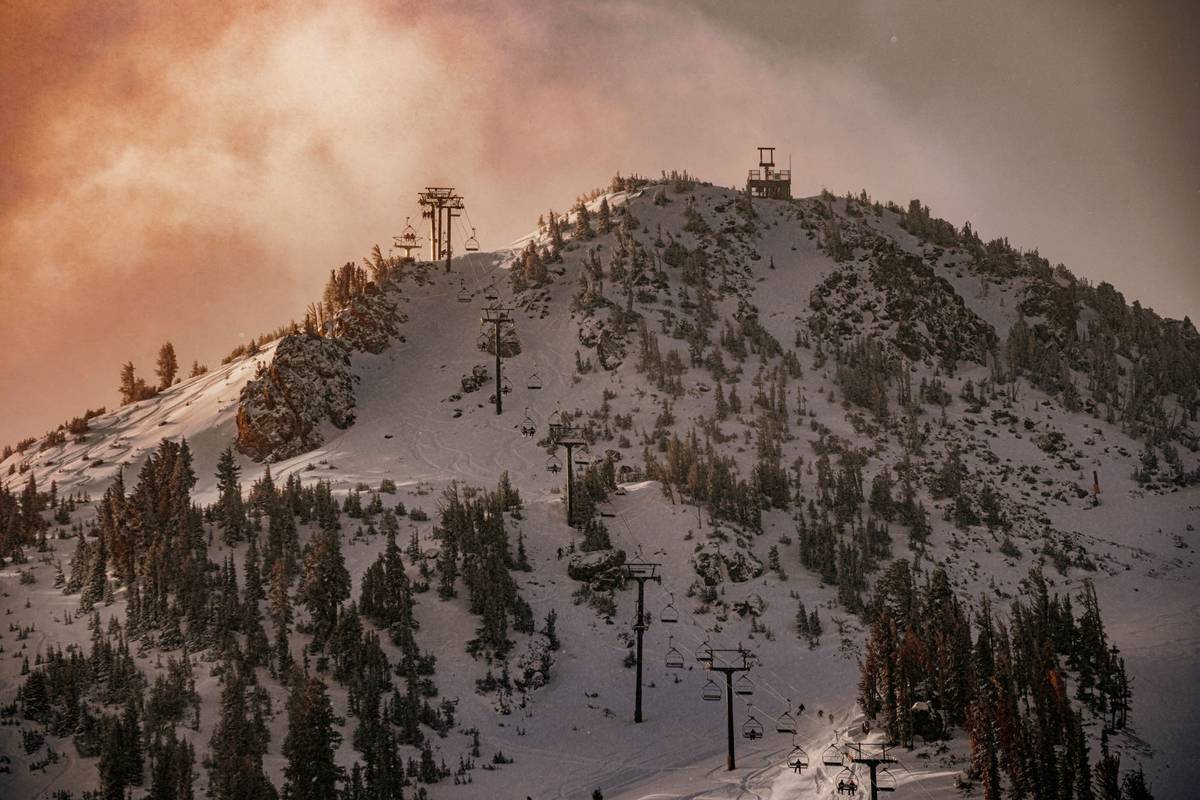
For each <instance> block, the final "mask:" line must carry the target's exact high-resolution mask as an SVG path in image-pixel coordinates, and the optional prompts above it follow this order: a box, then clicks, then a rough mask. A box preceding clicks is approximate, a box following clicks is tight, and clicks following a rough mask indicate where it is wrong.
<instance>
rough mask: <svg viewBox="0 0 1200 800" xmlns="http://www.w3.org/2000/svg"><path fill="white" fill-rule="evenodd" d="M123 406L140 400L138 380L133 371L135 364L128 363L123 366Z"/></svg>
mask: <svg viewBox="0 0 1200 800" xmlns="http://www.w3.org/2000/svg"><path fill="white" fill-rule="evenodd" d="M119 390H120V392H121V405H123V406H127V405H129V404H130V403H132V402H134V401H136V400H137V399H138V378H137V375H136V374H135V372H134V369H133V362H132V361H126V362H125V363H124V364H122V365H121V385H120V387H119Z"/></svg>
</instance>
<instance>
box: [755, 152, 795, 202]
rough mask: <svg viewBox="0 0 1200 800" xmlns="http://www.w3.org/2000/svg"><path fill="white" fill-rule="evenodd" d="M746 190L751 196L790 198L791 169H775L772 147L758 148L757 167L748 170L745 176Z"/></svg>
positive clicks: (775, 198)
mask: <svg viewBox="0 0 1200 800" xmlns="http://www.w3.org/2000/svg"><path fill="white" fill-rule="evenodd" d="M746 191H747V192H749V193H750V196H751V197H769V198H771V199H772V200H791V199H792V171H791V169H778V170H777V169H775V148H774V147H760V148H758V169H752V170H750V175H749V176H748V177H747V178H746Z"/></svg>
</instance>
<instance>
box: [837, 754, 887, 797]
mask: <svg viewBox="0 0 1200 800" xmlns="http://www.w3.org/2000/svg"><path fill="white" fill-rule="evenodd" d="M848 749H849V750H850V751H851V752H847V756H848V757H849V758H850V762H851V763H852V764H863V765H865V766H866V768H867V770H868V771H869V773H870V778H871V800H879V793H880V792H894V791H896V779H895V778H893V777H892V775H891V773H889V772H888V769H887V765H888V764H895V763H898V762H897V760H896V759H895V758H893V757H892V756H889V755H888V753H887V748H886V747H884V748H883V749H882V750H881V751H880V752H879V753H876V754H875V755H864V754H863V748H862V745H861V744H858V745H850V746H849V748H848ZM880 767H883V772H882V773H880V772H879V768H880Z"/></svg>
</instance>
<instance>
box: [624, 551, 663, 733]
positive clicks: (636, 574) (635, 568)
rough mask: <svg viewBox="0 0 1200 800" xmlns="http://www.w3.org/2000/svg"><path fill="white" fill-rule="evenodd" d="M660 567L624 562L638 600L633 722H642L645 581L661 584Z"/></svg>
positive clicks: (627, 575) (650, 562)
mask: <svg viewBox="0 0 1200 800" xmlns="http://www.w3.org/2000/svg"><path fill="white" fill-rule="evenodd" d="M660 566H662V565H661V564H659V563H658V562H656V561H626V562H625V578H626V580H632V581H637V585H638V598H637V620H636V621H635V622H634V624H633V630H634V632H635V633H637V688H636V689H635V690H634V693H633V721H634V722H641V721H642V635H643V634H644V633H645V632H646V628H648V627H649V625H647V624H646V623H647V620H646V581H658V582H659V583H662V576H661V575H659V574H658V568H659V567H660Z"/></svg>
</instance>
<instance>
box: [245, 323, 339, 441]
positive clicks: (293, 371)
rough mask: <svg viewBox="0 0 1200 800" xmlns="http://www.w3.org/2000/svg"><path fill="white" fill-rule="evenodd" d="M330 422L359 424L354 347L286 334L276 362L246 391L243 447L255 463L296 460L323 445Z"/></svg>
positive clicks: (302, 335)
mask: <svg viewBox="0 0 1200 800" xmlns="http://www.w3.org/2000/svg"><path fill="white" fill-rule="evenodd" d="M326 420H328V421H329V422H330V423H332V424H333V425H334V426H335V427H338V428H346V427H349V426H350V425H351V424H353V422H354V387H353V382H352V380H351V376H350V351H349V347H348V346H347V345H346V344H343V343H342V342H340V341H338V340H335V339H325V338H322V337H320V336H316V335H312V334H302V333H301V334H292V335H290V336H285V337H284V338H283V339H282V340H280V342H279V345H278V347H276V349H275V354H274V357H273V358H272V359H271V363H270V364H269V365H267V366H263V367H260V369H259V372H258V375H257V376H256V377H255V378H254V379H253V380H251V381H250V382H249V383H247V384H246V385H245V386H244V387H242V392H241V397H240V399H239V402H238V413H237V429H238V432H237V446H238V449H239V450H241V451H242V452H243V453H245V454H246V455H248V456H250V457H251V458H253V459H255V460H256V461H262V460H264V459H271V460H280V459H284V458H291V457H292V456H296V455H299V454H300V453H303V452H305V451H308V450H312V449H313V448H314V447H318V446H320V445H321V443H322V442H323V441H324V436H323V435H322V433H321V425H322V423H324V422H325V421H326Z"/></svg>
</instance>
